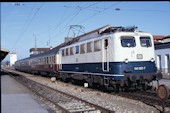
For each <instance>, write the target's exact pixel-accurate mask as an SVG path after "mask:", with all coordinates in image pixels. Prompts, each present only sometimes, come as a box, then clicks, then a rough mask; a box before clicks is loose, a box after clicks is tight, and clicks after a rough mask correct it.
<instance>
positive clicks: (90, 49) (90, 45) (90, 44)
mask: <svg viewBox="0 0 170 113" xmlns="http://www.w3.org/2000/svg"><path fill="white" fill-rule="evenodd" d="M89 52H92V42H88V43H87V53H89Z"/></svg>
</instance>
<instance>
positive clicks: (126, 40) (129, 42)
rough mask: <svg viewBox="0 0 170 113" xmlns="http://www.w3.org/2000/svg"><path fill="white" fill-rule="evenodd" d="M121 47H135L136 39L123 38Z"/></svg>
mask: <svg viewBox="0 0 170 113" xmlns="http://www.w3.org/2000/svg"><path fill="white" fill-rule="evenodd" d="M121 45H122V47H135V46H136V43H135V38H134V37H131V36H123V37H121Z"/></svg>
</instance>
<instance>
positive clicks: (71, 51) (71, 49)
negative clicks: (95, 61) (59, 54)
mask: <svg viewBox="0 0 170 113" xmlns="http://www.w3.org/2000/svg"><path fill="white" fill-rule="evenodd" d="M70 55H73V47H71V48H70Z"/></svg>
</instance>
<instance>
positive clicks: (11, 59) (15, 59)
mask: <svg viewBox="0 0 170 113" xmlns="http://www.w3.org/2000/svg"><path fill="white" fill-rule="evenodd" d="M9 57H10V66H13V65H14V63H15V62H16V61H17V54H16V53H10V54H9Z"/></svg>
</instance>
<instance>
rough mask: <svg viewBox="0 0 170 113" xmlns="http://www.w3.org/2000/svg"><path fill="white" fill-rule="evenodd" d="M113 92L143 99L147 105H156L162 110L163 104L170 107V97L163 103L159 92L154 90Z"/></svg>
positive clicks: (130, 97)
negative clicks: (158, 94) (158, 95)
mask: <svg viewBox="0 0 170 113" xmlns="http://www.w3.org/2000/svg"><path fill="white" fill-rule="evenodd" d="M111 94H112V95H117V96H121V97H125V98H129V99H134V100H138V101H141V102H143V103H145V104H147V105H150V106H153V107H155V108H156V109H157V110H158V111H160V112H162V108H161V107H162V104H164V107H168V108H170V98H169V99H168V100H166V101H164V103H163V102H161V101H160V99H159V98H158V97H157V94H156V93H154V92H144V91H137V92H119V93H111ZM160 108H161V109H160Z"/></svg>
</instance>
